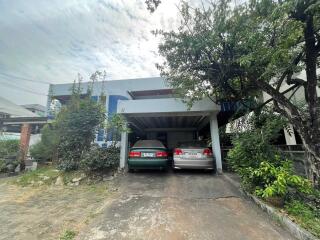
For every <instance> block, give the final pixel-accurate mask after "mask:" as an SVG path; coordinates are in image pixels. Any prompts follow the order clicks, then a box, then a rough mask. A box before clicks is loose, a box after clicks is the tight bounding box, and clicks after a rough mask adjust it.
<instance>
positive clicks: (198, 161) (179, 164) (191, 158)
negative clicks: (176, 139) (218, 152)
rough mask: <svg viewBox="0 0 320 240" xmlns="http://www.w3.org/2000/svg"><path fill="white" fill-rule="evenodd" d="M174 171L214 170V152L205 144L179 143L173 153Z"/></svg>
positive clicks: (198, 142) (194, 142) (195, 142)
mask: <svg viewBox="0 0 320 240" xmlns="http://www.w3.org/2000/svg"><path fill="white" fill-rule="evenodd" d="M173 168H174V169H209V170H213V169H214V158H213V154H212V150H211V149H210V148H209V147H207V146H206V144H205V142H201V141H193V142H182V143H179V144H178V146H177V148H175V149H174V151H173Z"/></svg>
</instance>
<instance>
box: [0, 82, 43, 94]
mask: <svg viewBox="0 0 320 240" xmlns="http://www.w3.org/2000/svg"><path fill="white" fill-rule="evenodd" d="M0 84H2V85H5V86H6V87H8V88H13V89H16V90H20V91H24V92H29V93H32V94H35V95H40V96H48V95H46V94H43V93H39V92H36V91H34V90H30V89H28V88H23V87H21V86H17V85H14V84H12V83H8V82H0Z"/></svg>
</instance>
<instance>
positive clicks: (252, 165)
mask: <svg viewBox="0 0 320 240" xmlns="http://www.w3.org/2000/svg"><path fill="white" fill-rule="evenodd" d="M283 127H284V122H283V120H282V119H281V118H280V117H277V116H274V115H271V116H266V115H265V114H263V115H262V116H260V118H258V121H257V117H254V127H253V128H251V129H249V130H248V131H247V132H244V133H240V134H238V135H237V136H236V137H235V138H234V139H233V145H234V147H233V148H232V149H231V150H230V151H229V153H228V161H229V163H230V165H231V166H232V168H233V170H234V171H235V172H236V173H238V174H239V175H240V177H241V181H242V185H243V187H244V188H245V189H246V190H247V191H249V192H252V193H255V194H256V195H258V196H260V197H263V198H270V197H284V196H286V194H287V193H288V192H289V190H290V188H294V189H296V190H297V191H298V192H301V193H310V192H311V184H310V182H309V181H308V180H307V179H304V178H302V177H300V176H297V175H294V174H293V168H292V163H291V161H289V160H287V159H286V158H285V156H284V155H283V154H281V153H280V152H279V151H278V150H277V149H276V148H275V147H274V146H272V145H271V142H272V141H273V140H274V139H275V138H277V136H278V132H279V131H280V129H281V128H283Z"/></svg>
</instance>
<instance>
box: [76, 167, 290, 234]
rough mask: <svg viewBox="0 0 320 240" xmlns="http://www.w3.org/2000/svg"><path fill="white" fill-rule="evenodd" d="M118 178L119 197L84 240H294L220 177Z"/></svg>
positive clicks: (157, 175)
mask: <svg viewBox="0 0 320 240" xmlns="http://www.w3.org/2000/svg"><path fill="white" fill-rule="evenodd" d="M118 179H119V180H118V181H119V182H118V183H117V185H118V191H119V194H120V195H119V198H117V199H115V200H114V201H113V202H111V204H109V205H108V206H107V207H106V208H105V210H104V211H103V213H102V214H101V215H99V216H98V217H97V218H96V219H94V220H93V221H92V222H91V224H90V225H89V226H88V228H87V229H86V230H85V231H84V233H83V234H80V235H79V236H78V238H79V239H86V240H89V239H92V240H93V239H130V240H131V239H150V240H154V239H165V240H167V239H173V240H179V239H191V240H192V239H195V240H206V239H210V240H213V239H219V240H224V239H225V240H232V239H236V240H245V239H248V240H251V239H252V240H259V239H270V240H275V239H277V240H281V239H295V238H294V237H292V236H291V235H289V233H287V232H286V231H285V230H283V229H282V228H280V227H279V226H277V225H276V223H275V222H273V221H271V220H270V219H269V218H268V217H267V216H266V215H265V213H264V212H262V211H261V210H260V209H258V208H257V207H256V206H255V205H254V204H253V203H251V202H250V201H247V200H245V199H243V198H242V197H241V195H240V192H239V191H238V190H237V189H235V188H234V187H233V186H231V185H229V183H227V182H226V181H225V180H224V179H223V177H221V176H213V175H212V174H210V173H203V172H189V171H188V172H178V173H177V174H172V173H161V172H138V173H132V174H127V175H125V176H124V177H121V178H118Z"/></svg>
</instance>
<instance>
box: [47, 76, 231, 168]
mask: <svg viewBox="0 0 320 240" xmlns="http://www.w3.org/2000/svg"><path fill="white" fill-rule="evenodd" d="M88 84H89V83H82V84H81V87H82V94H83V95H85V94H86V91H87V88H88ZM71 87H72V83H70V84H56V85H50V88H49V92H50V96H49V98H48V103H47V111H48V112H50V106H51V105H52V104H51V102H52V101H53V100H55V101H56V100H59V101H60V103H61V104H62V105H64V104H66V103H67V102H68V101H69V100H70V94H71ZM102 92H103V94H104V95H103V96H104V99H100V98H101V97H100V96H102V94H101V93H102ZM93 99H95V100H96V101H102V102H103V103H105V107H106V112H107V113H108V114H109V116H110V115H112V114H115V113H121V114H122V115H123V116H124V117H125V119H126V121H127V122H128V124H129V126H130V128H131V129H132V133H130V134H128V133H125V132H123V133H122V134H121V154H120V155H121V160H120V166H121V167H125V166H126V158H127V150H128V147H129V146H130V145H132V144H133V143H134V142H135V141H136V140H137V139H159V140H161V141H162V142H163V143H164V144H166V146H167V147H168V148H169V149H172V148H174V147H175V146H176V145H177V143H178V142H180V141H188V140H193V139H197V138H198V137H199V136H202V137H204V138H207V139H210V138H211V139H212V148H213V153H214V155H215V159H216V168H217V171H218V172H221V171H222V163H221V152H220V140H219V130H218V126H219V125H222V124H225V123H226V122H227V119H228V117H229V116H230V115H231V113H232V112H233V111H235V110H236V109H235V108H236V105H235V104H231V103H224V104H222V105H221V107H220V106H218V105H216V104H215V103H214V102H212V101H211V100H210V99H203V100H201V101H199V102H196V103H195V104H194V105H193V106H192V107H191V109H189V108H188V106H187V105H186V104H185V103H183V102H182V101H181V100H180V99H176V98H175V96H174V94H173V90H172V89H171V87H169V86H168V85H167V84H166V81H165V79H163V78H161V77H154V78H139V79H126V80H112V81H106V82H97V83H95V85H94V86H93ZM48 117H49V118H50V117H52V116H50V115H49V116H48ZM115 138H116V136H114V134H113V133H112V131H109V132H107V133H105V132H104V131H103V130H101V131H99V133H98V134H97V139H96V141H97V142H100V143H101V142H104V141H106V142H109V141H112V140H115Z"/></svg>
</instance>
